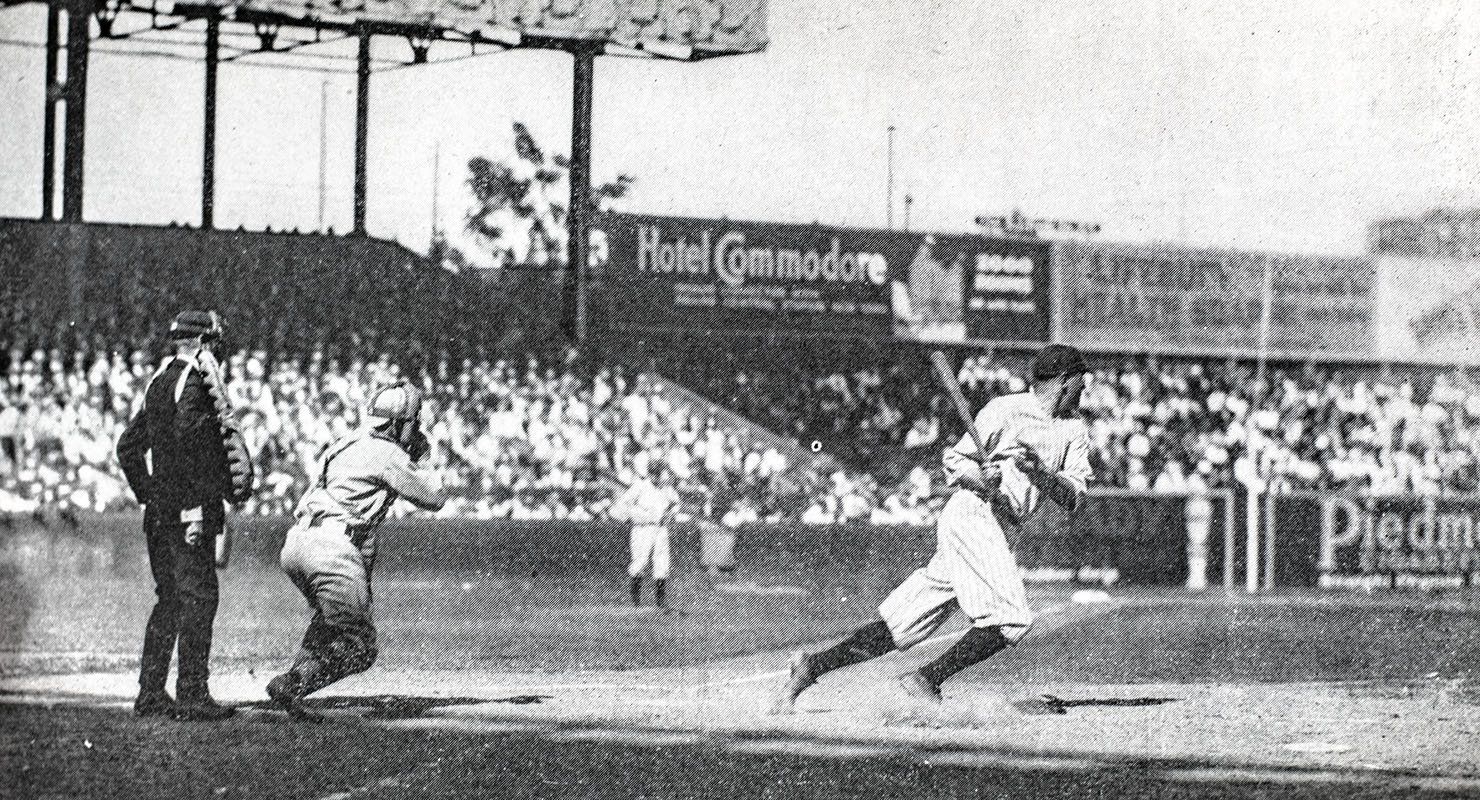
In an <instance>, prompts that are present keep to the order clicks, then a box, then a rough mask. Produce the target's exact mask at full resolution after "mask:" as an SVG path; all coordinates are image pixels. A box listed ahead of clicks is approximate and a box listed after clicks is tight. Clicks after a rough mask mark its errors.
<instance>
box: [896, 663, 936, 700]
mask: <svg viewBox="0 0 1480 800" xmlns="http://www.w3.org/2000/svg"><path fill="white" fill-rule="evenodd" d="M899 688H901V689H903V690H904V693H905V694H907V695H909V696H910V697H911V698H912V699H915V700H919V701H920V702H922V703H930V704H931V705H937V706H938V705H940V703H941V696H940V687H939V686H936V685H934V684H932V683H931V682H930V681H928V680H926V679H925V676H924V675H921V674H920V671H919V670H917V669H912V670H910V671H909V672H906V673H905V674H903V675H901V676H899Z"/></svg>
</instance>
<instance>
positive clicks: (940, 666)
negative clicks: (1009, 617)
mask: <svg viewBox="0 0 1480 800" xmlns="http://www.w3.org/2000/svg"><path fill="white" fill-rule="evenodd" d="M1005 647H1007V637H1005V636H1003V635H1002V629H1001V628H997V627H995V626H994V627H991V628H972V629H971V630H969V631H967V632H966V635H965V636H962V637H961V638H960V639H957V640H956V643H955V644H953V645H951V648H950V649H949V650H947V651H945V652H944V653H941V655H940V658H937V659H935V660H934V661H932V662H930V663H929V664H926V665H925V666H923V667H921V668H920V674H921V675H923V676H925V680H927V681H930V685H931V686H934V687H935V688H937V689H939V688H940V685H941V684H942V683H945V681H946V678H949V677H951V676H952V675H955V674H956V673H958V672H960V671H961V670H963V669H966V668H967V667H969V666H971V665H972V664H980V663H981V662H983V661H986V660H987V659H989V658H991V657H992V656H993V655H995V654H997V653H998V652H1000V651H1001V650H1002V649H1003V648H1005Z"/></svg>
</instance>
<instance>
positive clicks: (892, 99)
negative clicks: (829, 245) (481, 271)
mask: <svg viewBox="0 0 1480 800" xmlns="http://www.w3.org/2000/svg"><path fill="white" fill-rule="evenodd" d="M855 6H856V7H855ZM769 7H770V24H769V31H770V39H771V46H770V48H769V50H768V51H766V52H765V53H762V54H758V55H747V56H739V57H735V58H726V59H717V60H713V61H709V62H704V63H699V64H684V63H671V62H656V61H646V60H634V59H619V58H603V59H599V60H598V62H597V70H596V82H597V83H596V95H595V97H596V100H595V142H594V148H593V159H594V164H593V167H594V172H595V177H596V178H597V179H598V180H604V179H609V178H611V177H612V176H614V175H616V174H617V173H628V174H631V175H634V176H635V177H636V178H637V184H636V187H635V192H634V194H633V196H632V197H631V199H630V200H629V201H628V202H626V203H625V205H624V206H623V208H624V209H625V210H630V211H641V212H651V213H660V214H682V215H690V216H720V215H727V216H730V217H732V218H743V219H756V220H775V221H785V222H812V221H820V222H823V223H829V224H837V225H851V226H870V227H883V226H884V224H885V220H886V199H885V198H886V192H885V173H886V160H887V151H888V147H887V141H888V139H887V134H886V130H887V128H888V126H889V125H894V126H896V133H895V140H894V141H895V145H894V164H895V187H896V192H895V198H894V203H895V206H894V208H895V211H894V215H895V217H894V220H895V225H896V227H898V226H900V225H902V223H903V216H904V202H903V197H904V195H905V194H906V193H908V194H910V195H912V196H913V197H914V200H915V202H914V205H913V208H912V210H911V217H912V219H911V227H912V228H914V229H916V230H922V229H930V230H937V231H969V230H972V229H973V223H972V220H973V218H974V217H975V216H976V215H978V214H991V215H996V214H1002V213H1005V212H1008V211H1011V210H1012V209H1013V208H1020V209H1022V211H1023V212H1024V213H1026V214H1027V215H1029V216H1035V217H1057V218H1062V219H1068V220H1078V221H1088V222H1098V223H1100V224H1101V225H1103V226H1104V232H1103V233H1102V234H1101V238H1103V239H1106V240H1111V241H1143V240H1151V239H1162V240H1174V241H1185V242H1189V243H1192V244H1205V245H1217V246H1235V247H1242V248H1254V249H1270V250H1280V251H1295V252H1312V253H1335V254H1354V253H1359V252H1362V250H1363V249H1364V247H1365V238H1366V225H1367V223H1368V222H1369V221H1370V220H1372V219H1374V218H1377V217H1382V216H1391V215H1405V214H1415V213H1421V212H1423V211H1425V210H1428V209H1430V208H1433V207H1438V206H1461V207H1466V206H1476V205H1480V188H1477V187H1480V180H1477V176H1480V53H1477V50H1476V48H1477V47H1480V4H1476V3H1463V2H1461V0H1451V1H1450V2H1428V3H1413V2H1381V1H1379V0H1341V2H1336V1H1335V0H1332V1H1331V2H1323V3H1290V4H1278V3H1275V4H1271V3H1267V2H1241V1H1238V2H1233V1H1230V0H1216V2H1215V1H1214V0H1188V1H1187V2H1177V3H1161V4H1153V3H1145V2H1142V3H1136V2H1127V1H1126V0H1079V1H1078V2H1074V3H1062V2H1050V1H1049V0H1042V1H1041V2H1021V1H1019V2H1013V1H1011V0H1002V1H1001V2H956V3H939V2H937V3H903V2H875V3H856V2H847V1H845V0H817V1H815V2H810V3H808V2H799V0H770V2H769ZM125 22H127V21H125ZM120 24H121V25H122V24H124V23H120ZM135 24H137V23H135ZM197 25H198V24H197ZM44 38H45V7H44V6H42V5H35V4H33V5H28V6H23V7H18V8H10V9H0V40H5V41H8V42H15V41H21V42H36V43H39V42H41V41H43V40H44ZM119 46H120V45H119V44H118V43H105V44H100V45H98V48H99V49H104V48H116V47H119ZM134 47H135V49H137V48H138V47H139V46H138V45H135V46H134ZM149 49H165V48H163V47H162V46H160V47H149ZM318 52H321V53H332V54H340V55H352V53H353V47H352V46H350V47H348V48H346V47H344V46H339V45H336V46H331V47H321V48H320V49H319V50H318ZM461 52H462V50H460V49H458V48H455V47H452V46H451V45H447V46H445V47H441V48H440V49H438V50H434V52H433V57H434V58H438V57H444V56H452V55H456V54H459V53H461ZM409 55H410V51H409V48H408V47H407V45H406V44H405V42H404V41H402V40H390V39H387V40H385V41H383V42H381V43H379V44H378V45H377V48H376V56H377V57H378V58H387V59H408V58H409ZM42 60H43V59H42V51H40V50H39V49H35V48H28V47H18V46H13V45H0V79H3V88H0V120H3V121H4V122H3V124H0V154H3V157H0V215H5V216H21V217H29V216H36V215H38V214H39V213H40V207H41V201H40V196H39V195H40V172H41V125H42V108H43V102H42V98H43V90H42V83H43V81H42V76H43V64H42ZM250 60H251V61H253V62H254V63H259V64H272V63H276V62H275V61H274V59H271V58H254V59H250ZM298 63H302V62H301V61H300V62H298ZM326 63H329V64H330V65H331V66H334V67H335V68H344V67H349V66H352V63H350V62H326ZM202 72H203V67H202V65H201V64H199V63H191V62H186V61H180V60H141V59H137V58H123V57H120V56H117V55H104V54H96V55H95V56H94V58H93V61H92V68H91V73H90V79H91V87H90V94H89V99H88V116H89V121H90V123H91V128H90V130H89V135H88V139H87V146H88V159H87V180H88V185H87V194H86V207H85V215H86V217H87V219H89V220H93V221H122V222H141V223H166V222H170V221H181V222H189V223H195V222H197V221H198V220H199V213H200V199H199V180H200V178H199V176H200V162H201V158H200V142H201V105H202V102H201V94H202V86H203V78H202ZM570 73H571V70H570V58H569V57H568V56H565V55H563V54H559V53H547V52H533V51H531V52H510V53H503V54H495V55H488V56H483V57H478V58H472V59H463V60H458V61H454V62H450V63H445V64H434V65H427V66H419V67H414V68H408V69H398V70H389V71H384V72H379V73H377V74H376V75H375V77H374V78H373V79H372V94H371V120H370V126H371V139H370V176H371V177H370V196H369V227H370V230H371V232H372V233H373V234H375V235H379V236H384V237H388V238H395V239H398V240H400V241H402V242H404V243H406V244H408V245H410V246H412V247H415V248H417V249H424V247H425V244H426V241H427V238H428V235H429V232H430V229H431V226H432V216H433V214H432V207H433V189H432V187H433V183H434V181H439V182H440V186H441V191H440V193H439V194H440V197H439V204H440V216H441V218H442V220H443V225H444V226H457V225H459V224H460V220H461V218H462V215H463V213H464V211H465V210H466V207H465V205H466V199H465V194H464V193H463V192H462V191H461V190H460V184H461V181H462V178H463V176H464V171H465V166H464V165H465V164H466V162H467V160H468V158H469V157H471V156H473V155H479V154H484V155H489V156H493V157H498V158H506V157H509V156H511V155H512V145H511V141H510V140H511V136H510V132H509V131H510V123H511V122H512V121H514V120H520V121H524V122H525V123H527V124H528V125H529V126H530V127H531V129H532V130H533V131H534V133H535V135H536V137H538V138H539V139H540V140H541V143H542V144H543V145H544V146H545V148H546V149H547V150H558V151H561V152H564V151H566V150H568V147H569V144H568V143H569V136H570ZM326 80H327V81H328V108H329V119H328V128H327V130H328V137H329V148H330V156H329V160H328V165H327V167H328V176H329V203H328V224H329V225H332V226H333V227H334V228H335V229H336V230H339V231H343V230H345V229H347V228H348V227H349V224H350V218H351V189H350V186H351V179H352V176H353V136H354V133H353V132H354V77H353V75H344V74H331V75H323V76H321V75H319V74H317V73H313V72H304V71H284V70H269V69H259V68H251V67H247V66H243V65H240V64H227V65H223V66H222V68H221V73H220V83H219V86H220V90H219V91H220V101H219V109H220V110H219V116H218V131H219V140H218V161H217V164H218V166H217V175H218V187H217V195H216V196H217V201H216V202H217V205H216V219H217V224H218V225H219V226H221V227H236V226H237V225H245V226H246V227H248V228H250V229H256V228H262V227H264V226H269V225H270V226H272V227H273V228H275V229H276V228H294V227H297V228H300V229H310V228H314V227H315V226H316V225H317V222H318V196H319V192H318V173H319V146H318V143H319V107H320V87H321V84H322V83H323V82H324V81H326ZM439 146H440V152H441V159H440V167H441V168H440V170H439V171H434V169H433V161H434V153H435V152H436V151H437V149H438V148H439ZM58 207H60V205H59V206H58Z"/></svg>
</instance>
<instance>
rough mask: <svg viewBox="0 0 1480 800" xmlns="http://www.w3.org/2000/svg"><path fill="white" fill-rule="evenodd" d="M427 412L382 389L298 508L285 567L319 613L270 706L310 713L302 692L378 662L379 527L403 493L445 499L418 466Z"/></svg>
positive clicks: (405, 390)
mask: <svg viewBox="0 0 1480 800" xmlns="http://www.w3.org/2000/svg"><path fill="white" fill-rule="evenodd" d="M420 416H421V396H420V394H418V393H417V391H416V389H414V388H412V387H411V386H408V385H405V384H395V385H393V386H389V387H386V388H383V389H381V390H379V391H377V392H376V393H375V394H374V395H373V396H372V397H371V399H370V403H369V405H368V407H367V408H366V424H365V425H364V427H362V428H361V429H360V430H357V431H355V432H354V433H351V434H350V435H348V436H346V437H344V438H342V439H340V440H339V441H337V442H335V443H334V444H331V445H329V448H328V449H327V450H326V451H324V456H323V463H322V466H320V467H319V475H318V480H317V482H316V483H315V485H314V486H313V487H312V488H310V489H309V490H308V491H307V492H305V493H304V495H303V498H302V499H301V500H299V502H298V508H297V510H296V511H295V512H294V514H295V516H296V517H297V518H298V519H297V522H296V523H294V525H293V527H292V528H291V529H290V530H289V531H288V536H287V539H286V541H284V543H283V551H282V554H281V556H280V558H279V561H280V563H281V565H282V568H283V572H285V573H287V575H288V577H289V578H290V579H292V581H293V585H295V586H297V587H298V591H300V592H302V593H303V596H304V597H305V598H307V599H308V602H309V605H310V606H312V607H313V610H314V615H313V620H312V621H311V622H310V623H309V626H308V631H307V632H306V633H304V635H303V645H302V647H301V648H300V649H299V651H298V657H297V658H296V659H295V660H294V662H293V666H292V668H291V669H289V670H288V671H287V672H285V673H283V674H282V675H279V676H277V677H275V678H273V679H272V681H271V682H269V683H268V684H267V694H268V696H269V697H271V698H272V700H273V702H275V703H276V704H278V705H279V706H281V707H283V708H284V709H285V710H287V711H288V712H289V713H290V714H293V715H294V716H298V717H305V716H309V715H308V714H307V713H306V712H304V711H303V709H302V708H301V707H300V706H299V705H298V701H300V700H302V699H303V697H304V696H306V695H308V694H310V693H312V692H315V691H317V690H319V689H322V688H324V687H325V686H328V685H329V684H331V683H334V682H335V681H337V680H339V679H341V678H344V677H346V676H349V675H354V674H356V673H359V672H364V671H365V670H367V669H369V668H370V666H371V665H372V664H374V663H375V657H376V655H377V654H378V652H379V651H378V649H377V648H376V644H375V624H374V622H373V620H372V618H371V615H370V602H371V591H370V575H371V572H372V571H373V569H374V567H375V529H376V528H378V527H379V526H380V523H381V522H382V521H384V520H385V516H386V514H387V513H389V512H390V509H391V506H393V505H395V502H396V500H397V498H402V497H404V498H406V499H407V500H409V501H410V502H412V503H414V504H415V505H417V506H418V507H420V508H424V509H429V510H432V511H435V510H437V509H440V508H441V507H442V505H443V504H444V503H445V502H446V498H445V497H444V496H443V493H442V491H441V489H440V488H438V487H437V486H436V485H435V482H434V481H433V479H432V477H431V476H430V475H428V474H426V473H423V472H422V471H420V470H418V469H416V467H415V466H414V463H413V462H415V461H419V460H420V459H421V458H422V456H424V455H425V454H426V452H427V440H426V437H425V436H424V435H423V434H422V432H421V430H420V429H419V428H418V427H417V422H418V418H419V417H420Z"/></svg>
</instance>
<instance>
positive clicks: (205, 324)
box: [170, 311, 226, 339]
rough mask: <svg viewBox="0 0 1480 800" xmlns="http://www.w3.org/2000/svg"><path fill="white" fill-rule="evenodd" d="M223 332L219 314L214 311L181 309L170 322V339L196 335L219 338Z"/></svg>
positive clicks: (187, 337) (224, 330)
mask: <svg viewBox="0 0 1480 800" xmlns="http://www.w3.org/2000/svg"><path fill="white" fill-rule="evenodd" d="M225 332H226V328H225V326H224V325H222V324H221V315H220V314H217V313H216V312H214V311H181V312H180V313H178V314H176V315H175V319H174V321H173V322H171V323H170V338H171V339H194V338H196V337H197V336H203V337H205V338H207V339H219V338H221V334H223V333H225Z"/></svg>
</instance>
